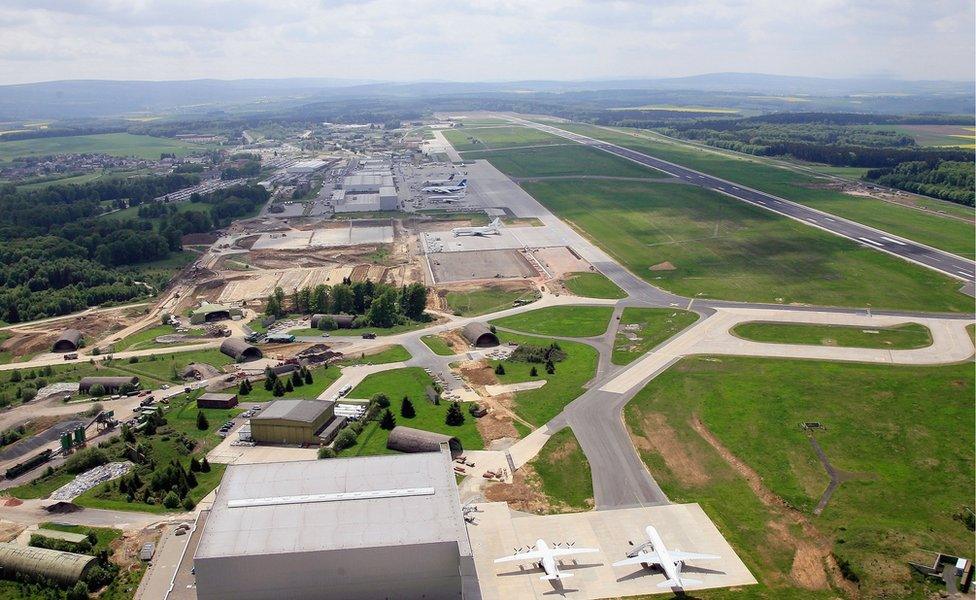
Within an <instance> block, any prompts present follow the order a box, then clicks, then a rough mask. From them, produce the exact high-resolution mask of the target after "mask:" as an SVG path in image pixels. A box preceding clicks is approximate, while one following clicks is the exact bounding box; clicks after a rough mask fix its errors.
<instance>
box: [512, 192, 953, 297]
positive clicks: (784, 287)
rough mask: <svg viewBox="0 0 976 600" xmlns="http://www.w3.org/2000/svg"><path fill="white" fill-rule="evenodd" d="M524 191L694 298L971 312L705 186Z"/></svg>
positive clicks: (903, 274)
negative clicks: (704, 187)
mask: <svg viewBox="0 0 976 600" xmlns="http://www.w3.org/2000/svg"><path fill="white" fill-rule="evenodd" d="M525 188H526V190H528V191H529V193H531V194H532V195H533V196H534V197H535V198H536V199H537V200H539V201H540V202H542V203H543V204H544V205H546V207H548V208H549V209H550V210H552V211H553V212H554V213H555V214H557V215H558V216H559V217H561V218H562V219H564V220H566V221H567V222H569V223H571V224H572V225H573V226H574V227H576V228H578V229H580V230H582V232H583V233H584V234H585V235H587V236H588V237H589V238H590V239H592V240H593V241H594V242H595V243H596V244H598V245H599V246H601V247H602V248H603V249H604V250H606V251H607V252H608V253H609V254H610V255H612V256H613V257H614V258H615V259H616V260H617V261H619V262H620V263H621V264H623V265H624V266H625V267H627V268H628V269H629V270H630V271H631V272H633V273H635V274H636V275H638V276H639V277H642V278H644V279H646V280H647V281H649V282H650V283H653V284H654V285H657V286H659V287H663V288H665V289H668V290H670V291H673V292H675V293H679V294H683V295H685V296H689V297H706V298H721V299H726V300H740V301H748V302H782V303H792V302H801V303H812V304H820V305H833V306H868V305H870V306H874V307H883V308H890V309H906V310H924V311H936V310H943V311H968V310H971V308H972V301H971V299H968V298H966V297H965V296H963V295H962V294H960V293H959V292H957V291H956V290H957V288H958V286H959V284H958V282H956V281H955V280H952V279H949V278H948V277H945V276H942V275H939V274H937V273H934V272H932V271H930V270H928V269H924V268H922V267H919V266H916V265H913V264H910V263H907V262H905V261H902V260H900V259H897V258H894V257H891V256H888V255H885V254H882V253H880V252H876V251H874V250H871V249H868V248H864V247H862V246H860V245H858V244H855V243H853V242H851V241H848V240H846V239H843V238H840V237H837V236H834V235H831V234H828V233H825V232H822V231H819V230H817V229H814V228H812V227H807V226H805V225H803V224H801V223H797V222H795V221H793V220H790V219H787V218H785V217H780V216H777V215H774V214H772V213H769V212H767V211H765V210H761V209H759V208H756V207H753V206H750V205H748V204H745V203H742V202H738V201H735V200H732V199H730V198H727V197H725V196H722V195H720V194H717V193H715V192H710V191H707V190H704V189H701V188H698V187H693V186H689V185H674V184H669V183H656V182H655V183H647V182H634V181H615V182H606V181H574V182H568V181H545V182H535V183H530V184H526V185H525ZM667 263H670V267H669V265H668V264H667ZM655 265H657V266H658V268H659V270H653V271H652V270H651V267H653V266H655ZM672 267H673V268H672Z"/></svg>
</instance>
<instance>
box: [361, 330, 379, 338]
mask: <svg viewBox="0 0 976 600" xmlns="http://www.w3.org/2000/svg"><path fill="white" fill-rule="evenodd" d="M363 339H364V340H375V339H376V334H375V333H373V332H372V331H367V332H366V333H364V334H363Z"/></svg>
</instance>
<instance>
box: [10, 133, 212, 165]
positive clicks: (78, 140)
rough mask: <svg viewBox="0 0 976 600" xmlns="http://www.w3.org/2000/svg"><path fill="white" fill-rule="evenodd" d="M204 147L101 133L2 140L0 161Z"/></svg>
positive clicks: (142, 154)
mask: <svg viewBox="0 0 976 600" xmlns="http://www.w3.org/2000/svg"><path fill="white" fill-rule="evenodd" d="M204 148H205V147H204V146H199V145H197V144H190V143H187V142H180V141H177V140H171V139H168V138H160V137H153V136H150V135H133V134H131V133H98V134H93V135H76V136H65V137H50V138H35V139H29V140H12V141H9V142H4V141H0V160H11V159H14V158H21V157H25V156H46V155H49V154H69V153H71V154H82V153H89V152H91V153H100V154H110V155H112V156H134V157H137V158H148V159H156V160H158V159H159V155H160V154H162V153H167V154H176V155H177V156H185V155H187V154H190V153H191V152H194V151H197V150H202V149H204Z"/></svg>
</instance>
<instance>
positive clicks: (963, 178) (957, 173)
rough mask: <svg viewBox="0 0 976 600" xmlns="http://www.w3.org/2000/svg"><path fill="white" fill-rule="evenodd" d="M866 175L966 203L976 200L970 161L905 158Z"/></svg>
mask: <svg viewBox="0 0 976 600" xmlns="http://www.w3.org/2000/svg"><path fill="white" fill-rule="evenodd" d="M864 178H865V179H867V180H869V181H876V182H877V183H879V184H881V185H887V186H890V187H894V188H898V189H902V190H907V191H909V192H914V193H916V194H925V195H926V196H933V197H935V198H941V199H943V200H949V201H950V202H956V203H958V204H964V205H966V206H973V203H974V201H976V177H974V175H973V163H971V162H958V161H911V162H904V163H901V164H899V165H898V166H896V167H894V168H889V169H872V170H870V171H868V172H867V174H866V175H865V176H864Z"/></svg>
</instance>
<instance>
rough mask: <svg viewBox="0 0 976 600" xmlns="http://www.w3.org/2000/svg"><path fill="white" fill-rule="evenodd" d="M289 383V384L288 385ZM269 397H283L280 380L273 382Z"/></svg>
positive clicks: (283, 387)
mask: <svg viewBox="0 0 976 600" xmlns="http://www.w3.org/2000/svg"><path fill="white" fill-rule="evenodd" d="M290 383H291V382H289V384H290ZM271 395H272V396H275V397H281V396H284V395H285V386H283V385H281V380H280V379H276V380H275V382H274V387H273V388H272V389H271Z"/></svg>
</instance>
